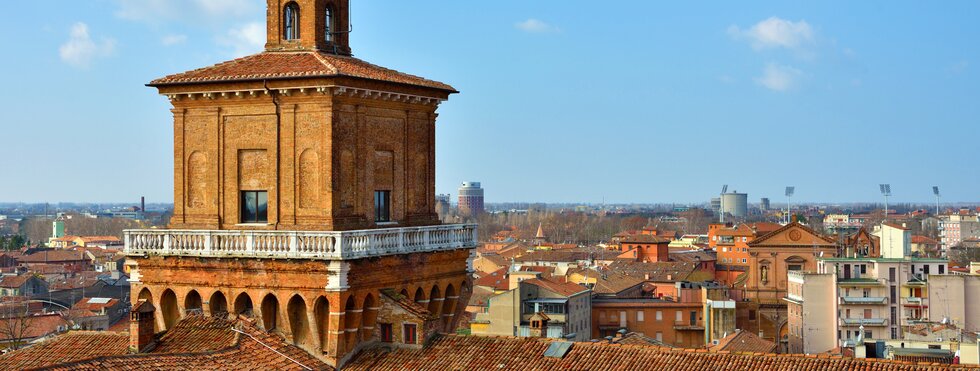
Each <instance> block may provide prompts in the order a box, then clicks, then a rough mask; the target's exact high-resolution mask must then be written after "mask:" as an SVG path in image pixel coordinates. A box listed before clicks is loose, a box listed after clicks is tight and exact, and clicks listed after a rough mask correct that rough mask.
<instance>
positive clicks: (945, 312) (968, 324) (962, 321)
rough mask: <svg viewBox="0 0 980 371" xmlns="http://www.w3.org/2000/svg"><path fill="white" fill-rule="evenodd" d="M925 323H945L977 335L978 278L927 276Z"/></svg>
mask: <svg viewBox="0 0 980 371" xmlns="http://www.w3.org/2000/svg"><path fill="white" fill-rule="evenodd" d="M928 289H929V295H931V296H932V297H933V298H934V299H933V300H932V304H933V305H932V307H930V308H929V315H928V318H929V321H931V322H942V321H943V320H946V321H947V322H949V323H952V324H953V325H955V326H956V327H958V328H961V329H963V330H964V331H969V332H978V331H980V276H963V275H942V276H937V275H930V276H929V280H928Z"/></svg>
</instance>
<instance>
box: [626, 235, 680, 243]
mask: <svg viewBox="0 0 980 371" xmlns="http://www.w3.org/2000/svg"><path fill="white" fill-rule="evenodd" d="M622 242H625V243H670V240H669V239H666V238H663V237H658V236H654V235H649V234H635V235H631V236H627V237H626V238H623V240H622Z"/></svg>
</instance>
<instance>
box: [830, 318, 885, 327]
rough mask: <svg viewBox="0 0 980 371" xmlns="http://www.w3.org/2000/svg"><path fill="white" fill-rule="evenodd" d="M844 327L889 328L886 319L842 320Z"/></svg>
mask: <svg viewBox="0 0 980 371" xmlns="http://www.w3.org/2000/svg"><path fill="white" fill-rule="evenodd" d="M841 322H842V323H843V325H844V326H887V325H888V320H887V319H885V318H841Z"/></svg>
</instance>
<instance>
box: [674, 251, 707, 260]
mask: <svg viewBox="0 0 980 371" xmlns="http://www.w3.org/2000/svg"><path fill="white" fill-rule="evenodd" d="M669 256H670V260H673V261H681V262H705V261H717V260H718V254H717V253H716V252H715V251H714V250H687V251H672V252H671V253H670V254H669Z"/></svg>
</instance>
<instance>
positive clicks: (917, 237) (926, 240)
mask: <svg viewBox="0 0 980 371" xmlns="http://www.w3.org/2000/svg"><path fill="white" fill-rule="evenodd" d="M912 243H919V244H924V245H938V244H939V241H936V240H934V239H931V238H929V237H926V236H920V235H915V236H912Z"/></svg>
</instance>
